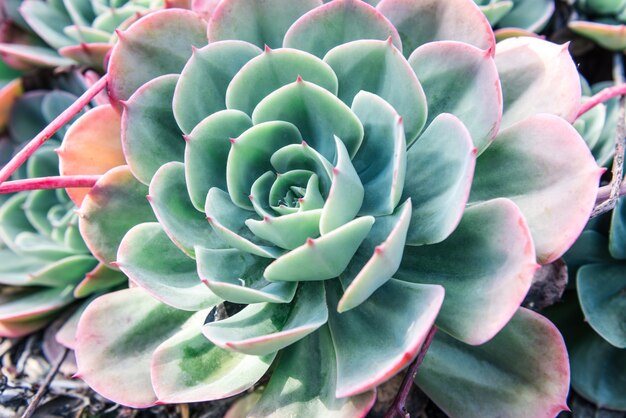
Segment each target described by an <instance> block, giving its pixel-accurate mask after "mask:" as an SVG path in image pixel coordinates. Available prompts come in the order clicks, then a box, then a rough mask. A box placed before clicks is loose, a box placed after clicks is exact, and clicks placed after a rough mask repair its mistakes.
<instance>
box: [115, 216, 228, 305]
mask: <svg viewBox="0 0 626 418" xmlns="http://www.w3.org/2000/svg"><path fill="white" fill-rule="evenodd" d="M117 259H118V261H117V265H118V266H119V268H120V269H121V270H122V271H123V272H124V273H125V274H126V275H127V276H128V278H129V279H130V280H132V281H133V282H134V283H135V284H137V285H139V286H141V287H142V288H143V289H144V290H146V291H147V292H148V293H150V295H152V296H153V297H154V298H156V299H158V300H160V301H161V302H163V303H165V304H167V305H170V306H172V307H174V308H176V309H181V310H186V311H198V310H201V309H209V308H212V307H213V306H214V305H216V304H217V303H219V301H220V300H219V298H218V297H216V296H215V295H214V294H213V293H211V291H210V290H209V289H207V288H206V286H205V285H203V284H202V282H201V281H200V277H198V272H197V271H196V262H195V261H194V260H193V259H191V258H189V257H188V256H186V255H185V254H183V253H182V251H181V250H180V249H179V248H178V247H177V246H176V245H174V243H172V241H170V239H169V238H168V236H167V235H166V234H165V232H164V231H163V228H162V227H161V225H159V224H158V223H156V222H146V223H143V224H139V225H137V226H135V227H133V228H132V229H131V230H130V231H128V233H127V234H126V235H125V236H124V239H123V240H122V242H121V244H120V248H119V250H118V253H117Z"/></svg>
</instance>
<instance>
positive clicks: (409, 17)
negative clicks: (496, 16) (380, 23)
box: [376, 0, 496, 57]
mask: <svg viewBox="0 0 626 418" xmlns="http://www.w3.org/2000/svg"><path fill="white" fill-rule="evenodd" d="M376 8H377V9H378V10H379V11H380V12H381V13H382V14H384V15H385V16H387V18H388V19H389V20H390V21H391V23H393V25H394V26H395V27H396V28H397V29H398V32H399V33H400V38H401V39H402V45H403V47H404V56H406V57H408V56H410V55H411V53H412V52H413V51H414V50H415V49H416V48H417V47H419V46H420V45H423V44H426V43H428V42H433V41H460V42H465V43H468V44H470V45H474V46H476V47H478V48H480V49H483V50H491V51H493V50H494V49H495V43H496V41H495V38H494V36H493V31H492V30H491V26H490V25H489V21H487V18H486V17H485V16H484V15H483V13H482V12H481V11H480V9H479V8H478V6H476V4H475V3H474V2H471V1H457V0H424V1H419V2H417V1H414V0H382V1H381V2H380V3H378V6H376Z"/></svg>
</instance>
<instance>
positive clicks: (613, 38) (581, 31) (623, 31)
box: [567, 21, 626, 51]
mask: <svg viewBox="0 0 626 418" xmlns="http://www.w3.org/2000/svg"><path fill="white" fill-rule="evenodd" d="M567 26H568V27H569V28H570V29H571V30H572V32H574V33H576V34H578V35H581V36H584V37H585V38H589V39H591V40H592V41H594V42H595V43H597V44H598V45H600V46H601V47H602V48H606V49H609V50H611V51H623V50H624V49H626V25H623V24H622V25H613V24H609V23H599V22H585V21H574V22H570V23H568V24H567Z"/></svg>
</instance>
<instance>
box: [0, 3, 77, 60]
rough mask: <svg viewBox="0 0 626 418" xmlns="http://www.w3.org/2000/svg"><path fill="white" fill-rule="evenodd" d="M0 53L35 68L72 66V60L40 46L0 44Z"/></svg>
mask: <svg viewBox="0 0 626 418" xmlns="http://www.w3.org/2000/svg"><path fill="white" fill-rule="evenodd" d="M33 2H34V0H33ZM0 52H2V53H3V54H6V55H7V56H9V57H11V59H13V60H17V62H19V63H22V64H25V65H34V66H37V67H52V68H56V67H61V66H65V65H72V64H74V61H73V60H71V59H67V58H64V57H62V56H60V55H59V54H58V53H57V52H56V51H54V50H52V49H50V48H47V47H42V46H33V45H19V44H0Z"/></svg>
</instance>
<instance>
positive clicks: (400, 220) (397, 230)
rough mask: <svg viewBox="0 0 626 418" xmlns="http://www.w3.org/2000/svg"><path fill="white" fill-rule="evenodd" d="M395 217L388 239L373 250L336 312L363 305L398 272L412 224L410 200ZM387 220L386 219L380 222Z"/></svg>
mask: <svg viewBox="0 0 626 418" xmlns="http://www.w3.org/2000/svg"><path fill="white" fill-rule="evenodd" d="M393 217H394V218H397V219H394V221H395V222H394V225H393V228H392V229H391V230H390V231H389V234H388V235H387V236H386V237H385V240H384V241H383V242H381V243H380V244H378V245H377V246H376V247H375V248H374V251H373V253H372V254H371V257H370V259H369V260H368V261H367V263H366V264H365V265H364V266H363V268H362V269H361V271H359V273H358V274H357V275H356V277H355V278H354V280H353V281H352V282H351V283H350V285H349V286H348V287H347V288H346V289H345V291H344V293H343V296H342V297H341V299H340V300H339V303H338V304H337V312H339V313H343V312H345V311H348V310H350V309H352V308H354V307H356V306H358V305H360V304H361V303H363V302H364V301H365V300H367V298H369V297H370V296H371V295H372V293H374V292H375V291H376V290H377V289H378V288H379V287H380V286H382V285H384V284H385V283H386V282H387V281H388V280H389V279H391V278H392V276H393V275H394V274H395V273H396V271H397V270H398V267H399V266H400V261H401V260H402V254H403V252H404V244H405V241H406V234H407V231H408V229H409V223H410V222H411V201H410V200H407V201H406V203H404V204H403V205H402V206H400V207H399V208H398V209H397V211H396V213H395V214H394V216H393ZM388 218H391V216H390V217H388ZM386 220H387V218H384V219H383V220H381V222H384V221H386ZM376 224H379V222H376ZM376 224H375V225H376ZM368 238H369V237H368Z"/></svg>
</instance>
